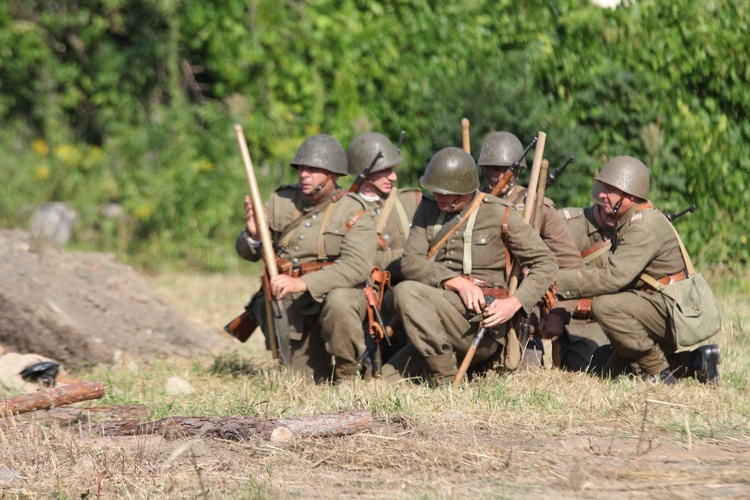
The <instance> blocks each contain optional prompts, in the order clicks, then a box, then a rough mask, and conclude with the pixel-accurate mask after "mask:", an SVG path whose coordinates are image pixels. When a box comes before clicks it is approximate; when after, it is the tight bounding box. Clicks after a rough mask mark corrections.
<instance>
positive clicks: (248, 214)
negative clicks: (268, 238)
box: [245, 196, 260, 240]
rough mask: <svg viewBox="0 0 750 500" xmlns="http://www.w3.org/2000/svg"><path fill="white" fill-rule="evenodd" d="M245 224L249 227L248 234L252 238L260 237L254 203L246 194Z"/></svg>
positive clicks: (257, 238)
mask: <svg viewBox="0 0 750 500" xmlns="http://www.w3.org/2000/svg"><path fill="white" fill-rule="evenodd" d="M245 226H246V227H247V234H249V235H250V237H251V238H252V239H254V240H259V239H260V235H259V234H258V225H257V224H256V223H255V210H253V203H252V202H251V201H250V197H249V196H245Z"/></svg>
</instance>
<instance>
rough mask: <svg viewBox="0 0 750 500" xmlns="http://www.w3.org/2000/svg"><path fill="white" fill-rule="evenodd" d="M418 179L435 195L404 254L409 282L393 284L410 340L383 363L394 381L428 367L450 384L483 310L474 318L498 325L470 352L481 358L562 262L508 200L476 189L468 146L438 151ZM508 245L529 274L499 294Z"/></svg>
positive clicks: (424, 205) (419, 215)
mask: <svg viewBox="0 0 750 500" xmlns="http://www.w3.org/2000/svg"><path fill="white" fill-rule="evenodd" d="M420 183H421V185H422V186H423V187H424V188H426V189H429V190H431V191H432V193H433V195H432V196H425V197H424V199H423V200H422V202H421V203H420V205H419V207H418V208H417V211H416V213H415V214H414V221H413V224H412V229H411V232H410V233H409V239H408V240H407V242H406V248H404V255H403V257H402V259H401V270H402V272H403V274H404V278H405V279H406V281H403V282H402V283H400V284H399V285H397V286H396V288H395V290H394V295H395V304H396V310H397V311H398V313H399V314H400V316H401V318H402V321H403V326H404V330H405V332H406V335H407V337H408V338H409V341H410V344H409V345H407V346H406V347H404V348H403V349H401V351H399V352H398V353H397V354H396V355H395V356H394V357H393V358H392V359H391V360H390V361H389V362H388V363H387V364H386V365H385V366H384V367H383V376H384V378H386V379H387V380H393V379H398V378H399V375H412V374H420V373H419V372H420V371H421V370H424V372H425V373H426V374H427V375H428V376H432V377H433V378H434V379H435V380H436V381H437V382H442V383H446V382H451V381H452V380H453V378H454V377H455V374H456V371H457V364H456V363H457V358H458V359H461V358H462V357H463V356H464V355H465V354H466V352H467V351H468V349H469V346H470V345H471V343H472V340H473V338H474V335H475V334H476V333H477V328H478V323H472V322H471V321H470V319H471V318H472V317H473V316H475V315H481V316H479V318H477V319H480V318H481V322H482V324H483V325H484V326H485V327H487V328H489V329H491V330H493V335H487V336H485V337H484V339H483V341H482V343H481V344H480V345H479V347H478V349H477V352H476V354H475V356H474V358H473V362H474V363H479V362H482V361H484V360H486V359H489V358H490V357H491V356H493V355H495V354H496V352H497V351H499V350H500V349H502V342H504V338H505V323H506V322H507V321H508V320H510V319H511V318H513V316H514V315H515V313H516V312H517V311H518V310H519V309H521V308H523V309H524V310H525V311H526V312H529V311H530V310H531V309H532V308H533V307H534V306H535V305H536V303H537V302H538V301H539V300H540V298H541V297H542V295H543V294H544V292H545V291H546V290H547V288H548V287H549V285H550V284H551V283H552V280H553V279H554V276H555V273H556V272H557V263H556V262H555V259H554V257H553V256H552V253H551V252H550V251H549V249H548V248H547V246H546V245H544V242H543V241H542V240H541V238H539V236H538V235H537V234H536V233H535V232H534V230H533V229H532V228H531V226H529V225H528V224H526V223H525V222H524V220H523V218H521V216H520V215H518V213H517V212H516V211H515V210H512V208H511V206H510V205H509V204H508V203H507V202H505V201H502V200H500V199H498V198H496V197H494V196H491V195H486V194H484V193H480V192H479V176H478V174H477V168H476V164H475V163H474V159H473V158H472V157H471V155H469V154H468V153H467V152H465V151H464V150H463V149H459V148H445V149H443V150H441V151H439V152H438V153H436V154H435V155H434V156H433V157H432V159H431V160H430V163H429V165H428V166H427V170H426V171H425V174H424V175H423V176H422V178H421V179H420ZM504 228H506V230H504ZM504 239H505V240H506V241H507V247H506V242H504ZM507 251H509V252H510V254H512V255H513V257H514V258H518V259H520V262H521V264H522V265H524V266H525V267H527V268H528V270H529V272H528V275H527V277H526V278H525V279H524V280H523V282H522V283H521V285H520V286H519V288H518V290H517V291H516V293H515V295H513V296H512V297H507V293H506V294H505V296H504V298H502V297H503V293H502V292H503V290H504V289H503V287H504V286H505V284H506V279H507V275H506V273H507V267H506V265H507V262H508V260H506V252H507ZM490 296H492V297H498V298H496V299H495V300H490V299H488V298H487V297H490Z"/></svg>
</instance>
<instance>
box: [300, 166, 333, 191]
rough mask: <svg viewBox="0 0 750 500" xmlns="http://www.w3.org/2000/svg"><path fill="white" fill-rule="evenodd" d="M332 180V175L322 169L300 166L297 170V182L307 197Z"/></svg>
mask: <svg viewBox="0 0 750 500" xmlns="http://www.w3.org/2000/svg"><path fill="white" fill-rule="evenodd" d="M330 178H331V173H330V172H329V171H327V170H323V169H322V168H315V167H308V166H307V165H300V166H299V168H298V169H297V180H298V182H299V186H300V188H301V189H302V193H303V194H305V195H309V194H311V193H312V192H313V190H315V189H316V188H317V187H318V186H319V185H321V184H323V185H325V184H327V182H328V181H329V180H330Z"/></svg>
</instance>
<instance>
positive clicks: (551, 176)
mask: <svg viewBox="0 0 750 500" xmlns="http://www.w3.org/2000/svg"><path fill="white" fill-rule="evenodd" d="M571 163H573V157H572V156H568V159H567V160H565V163H563V164H562V167H560V168H557V169H555V171H554V172H552V173H551V174H549V175H548V176H547V182H546V184H547V186H546V187H545V188H544V189H545V190H546V189H547V188H548V187H550V186H551V185H552V184H554V183H555V182H556V181H557V179H558V178H559V177H560V176H561V175H562V173H563V172H565V169H566V168H568V165H570V164H571Z"/></svg>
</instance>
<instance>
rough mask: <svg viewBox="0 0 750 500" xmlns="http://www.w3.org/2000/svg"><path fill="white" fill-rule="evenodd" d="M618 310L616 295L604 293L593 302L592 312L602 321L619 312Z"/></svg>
mask: <svg viewBox="0 0 750 500" xmlns="http://www.w3.org/2000/svg"><path fill="white" fill-rule="evenodd" d="M618 310H619V308H618V301H617V299H616V297H615V296H614V295H602V296H600V297H597V298H596V299H594V301H593V302H592V303H591V314H592V315H593V316H594V318H596V320H597V321H599V322H600V323H601V321H602V320H605V321H606V319H607V318H608V317H610V316H612V315H613V314H617V311H618Z"/></svg>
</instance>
